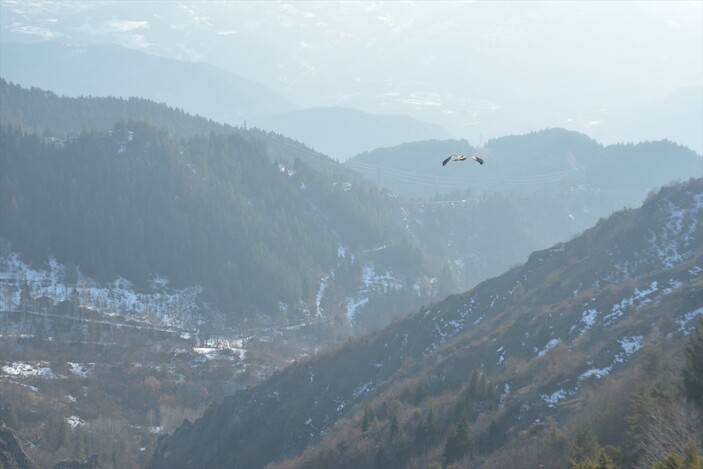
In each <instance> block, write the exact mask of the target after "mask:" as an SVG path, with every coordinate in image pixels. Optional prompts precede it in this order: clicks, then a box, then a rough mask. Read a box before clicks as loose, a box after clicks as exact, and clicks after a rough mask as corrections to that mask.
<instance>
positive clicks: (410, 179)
mask: <svg viewBox="0 0 703 469" xmlns="http://www.w3.org/2000/svg"><path fill="white" fill-rule="evenodd" d="M453 153H463V154H466V155H470V154H475V153H477V154H479V155H480V156H481V158H483V160H484V161H485V164H484V165H483V166H479V165H477V164H475V163H474V162H473V161H470V160H469V161H467V162H451V163H449V164H448V165H447V166H442V165H441V161H442V160H443V159H444V158H446V157H447V156H449V155H451V154H453ZM346 164H347V165H348V166H350V167H352V168H354V169H356V170H358V171H360V172H361V173H363V174H365V175H366V176H367V177H369V178H370V179H373V180H375V181H376V182H377V183H378V184H379V185H381V186H384V187H387V188H389V189H392V190H394V191H396V192H398V193H399V194H402V195H405V196H407V197H423V198H427V197H433V196H437V197H438V198H440V199H443V200H446V199H447V198H451V196H452V193H459V194H464V196H467V197H468V196H473V197H480V196H484V195H485V194H495V193H502V194H511V193H513V194H533V193H538V192H543V193H555V192H566V191H572V192H573V191H581V192H590V193H607V194H608V197H609V198H611V199H614V200H617V202H618V203H619V204H620V205H619V207H623V206H629V207H634V206H637V205H639V204H640V203H641V201H642V198H643V194H646V193H647V192H648V191H650V190H656V189H657V188H658V187H660V186H662V185H664V184H667V183H669V182H671V181H675V180H685V179H686V178H688V177H690V176H691V175H699V174H700V172H701V167H703V157H702V156H701V155H699V154H696V153H695V152H694V151H692V150H690V149H688V148H685V147H682V146H680V145H677V144H675V143H672V142H669V141H665V140H664V141H656V142H643V143H637V144H632V143H630V144H618V145H608V146H603V145H601V144H599V143H598V142H596V141H595V140H593V139H591V138H589V137H587V136H586V135H583V134H580V133H577V132H573V131H567V130H564V129H544V130H541V131H537V132H532V133H529V134H525V135H510V136H505V137H500V138H496V139H491V140H489V141H488V142H486V143H485V145H483V147H479V148H475V147H472V146H471V145H469V144H468V142H466V141H465V140H442V141H426V142H415V143H407V144H403V145H399V146H396V147H391V148H379V149H377V150H374V151H371V152H367V153H363V154H360V155H357V156H355V157H353V158H351V159H350V160H348V161H347V162H346Z"/></svg>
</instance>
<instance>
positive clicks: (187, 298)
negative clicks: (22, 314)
mask: <svg viewBox="0 0 703 469" xmlns="http://www.w3.org/2000/svg"><path fill="white" fill-rule="evenodd" d="M72 277H75V278H74V279H73V281H72V282H71V281H69V280H71V279H72ZM0 285H2V288H1V289H0V308H2V309H4V310H7V311H11V310H15V309H17V308H19V307H20V302H21V295H22V288H23V286H24V285H26V287H27V288H28V289H29V294H30V296H31V297H32V299H37V298H40V297H45V298H49V299H50V300H51V301H52V302H53V303H54V304H56V303H59V302H61V301H63V300H69V299H71V298H72V297H74V298H75V297H76V295H77V298H78V301H79V303H80V305H81V306H82V307H84V308H91V309H95V310H99V311H101V312H103V313H105V314H113V315H117V314H119V315H122V316H125V318H129V317H130V316H133V317H136V318H138V319H140V320H147V321H149V322H152V323H154V324H157V325H162V326H169V327H186V326H187V325H188V324H187V323H188V322H189V321H190V320H192V318H193V315H194V314H193V313H195V312H196V311H197V299H198V296H199V295H200V293H201V291H202V289H201V288H200V287H191V288H185V289H181V290H176V289H172V288H169V287H168V279H165V278H163V277H160V276H156V277H154V279H153V280H152V287H153V288H152V290H153V291H152V292H149V293H139V292H136V291H135V290H134V288H133V285H132V284H131V283H130V282H129V281H127V280H125V279H123V278H118V279H115V280H114V281H113V282H111V283H109V284H99V283H98V282H96V281H95V280H93V279H91V278H90V277H86V276H85V275H83V274H82V273H81V272H80V270H79V269H76V271H75V272H74V273H73V274H71V275H68V273H67V268H66V266H64V265H62V264H59V263H58V262H57V261H56V259H54V258H53V257H51V258H49V259H48V261H47V266H46V268H45V269H35V268H32V267H30V266H28V265H27V264H25V263H24V262H23V261H22V260H21V259H20V256H19V255H18V254H17V253H14V252H10V253H7V254H4V255H2V257H0Z"/></svg>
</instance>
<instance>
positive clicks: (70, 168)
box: [1, 122, 406, 311]
mask: <svg viewBox="0 0 703 469" xmlns="http://www.w3.org/2000/svg"><path fill="white" fill-rule="evenodd" d="M2 132H3V133H2V143H1V145H2V168H3V171H2V177H3V180H2V197H1V198H2V202H1V203H2V217H3V218H2V235H3V236H4V237H6V238H7V239H9V240H10V241H11V242H12V243H13V246H15V247H16V249H18V250H19V251H20V252H23V253H25V255H26V256H27V257H28V258H29V259H30V260H31V261H32V262H35V263H40V262H43V261H44V260H46V258H47V256H49V255H53V256H55V257H56V258H57V259H58V260H59V261H61V262H72V263H75V264H77V265H79V266H81V269H84V270H85V271H86V272H88V273H90V274H91V275H94V276H95V277H97V278H99V279H103V280H106V281H107V280H110V279H113V278H114V276H115V275H119V276H123V277H125V278H128V279H130V280H132V281H135V282H136V283H137V285H139V286H141V287H142V288H144V287H146V285H147V284H148V280H149V279H150V278H151V276H153V275H155V274H159V275H163V276H166V277H168V278H169V279H171V280H172V281H173V282H174V283H175V284H176V285H180V286H185V285H193V284H199V285H202V286H204V287H205V288H206V290H207V291H209V292H211V294H212V296H211V298H212V299H216V300H217V304H218V305H220V307H223V306H224V305H229V306H230V307H231V308H235V306H238V307H239V308H241V309H244V310H258V311H266V310H277V309H278V304H279V302H286V303H293V304H295V303H297V302H298V301H300V300H302V299H306V298H307V299H310V298H312V297H314V295H315V292H316V290H317V286H318V280H319V278H320V277H321V276H322V274H323V273H324V272H328V271H329V270H330V269H331V268H332V267H334V266H335V265H336V263H337V260H338V248H339V246H347V247H350V248H353V249H360V248H363V247H365V246H368V247H374V246H380V245H382V244H383V243H384V242H386V241H388V242H401V241H402V240H395V241H391V240H390V237H389V233H390V232H391V231H392V230H393V224H392V223H393V222H392V220H391V219H389V217H388V216H387V207H386V206H384V205H383V203H379V201H382V200H383V197H382V196H381V194H380V193H374V192H366V191H359V190H358V189H357V190H356V194H355V191H354V189H351V188H349V190H346V188H345V185H344V183H345V181H341V180H340V181H337V180H334V179H332V178H329V177H325V176H323V175H321V174H319V173H316V172H314V171H310V170H307V169H306V168H305V167H304V166H303V165H301V166H299V167H292V168H284V167H282V166H281V165H279V164H277V163H275V162H273V161H271V160H270V159H269V158H268V156H267V154H266V151H265V148H264V147H263V146H262V145H260V144H257V143H256V142H252V141H250V140H249V139H247V138H246V137H242V136H239V135H235V134H231V135H221V134H210V135H207V136H194V137H191V138H189V139H187V140H186V139H178V138H174V137H171V136H169V135H168V134H166V133H165V132H164V131H161V130H158V129H155V128H153V127H151V126H149V125H147V124H143V123H138V122H125V123H121V124H118V125H117V126H116V127H115V128H114V129H113V130H112V131H110V132H108V133H103V132H95V131H89V132H84V133H82V134H80V135H76V136H72V137H69V138H67V139H65V141H64V140H61V141H55V140H51V139H43V138H41V137H39V136H36V135H31V134H24V133H22V132H21V131H19V130H16V129H14V128H9V127H5V126H3V129H2ZM29 181H32V183H31V184H28V182H29ZM37 188H40V189H37ZM372 200H373V201H374V202H373V203H372V202H371V201H372ZM174 254H175V255H174ZM402 262H403V263H406V261H405V260H402ZM244 272H246V275H244Z"/></svg>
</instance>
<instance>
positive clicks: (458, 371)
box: [150, 179, 703, 468]
mask: <svg viewBox="0 0 703 469" xmlns="http://www.w3.org/2000/svg"><path fill="white" fill-rule="evenodd" d="M702 210H703V180H701V179H697V180H690V181H689V182H687V183H685V184H680V185H677V186H675V187H667V188H665V189H663V190H661V191H660V192H659V193H658V194H656V195H654V196H652V197H650V198H649V199H648V200H647V201H646V202H645V204H644V205H643V206H642V207H641V208H639V209H635V210H623V211H621V212H618V213H616V214H614V215H613V216H611V217H609V218H608V219H606V220H604V221H602V222H600V223H598V224H597V225H596V226H595V227H593V228H592V229H589V230H587V231H586V232H585V233H584V234H582V235H581V236H579V237H577V238H575V239H573V240H571V241H569V242H566V243H559V244H557V245H555V246H552V247H551V248H549V249H546V250H543V251H538V252H535V253H533V254H532V255H531V256H530V258H529V260H528V261H527V262H526V263H525V264H524V265H521V266H518V267H515V268H513V269H511V270H510V271H508V272H506V273H505V274H503V275H500V276H498V277H495V278H493V279H490V280H487V281H485V282H483V283H481V284H480V285H478V286H477V287H476V288H474V289H472V290H470V291H467V292H465V293H461V294H458V295H452V296H450V297H448V298H447V299H446V300H443V301H441V302H439V303H436V304H431V305H428V306H427V307H424V308H422V309H421V310H420V311H419V312H417V313H415V314H412V315H409V316H407V317H405V318H404V319H402V320H398V321H396V322H394V323H393V324H392V325H390V326H389V327H387V328H385V329H383V330H382V331H380V332H378V333H376V334H373V335H370V336H366V337H363V338H360V339H358V340H356V341H354V342H352V343H349V344H347V345H346V346H345V347H343V348H342V349H341V350H338V351H336V352H333V353H329V354H325V355H322V356H318V357H315V358H312V359H310V360H308V361H305V362H302V363H297V364H295V365H294V366H292V367H291V368H289V369H287V370H284V371H282V372H281V373H278V374H276V375H274V376H273V377H272V378H271V379H270V380H268V381H266V382H264V383H262V384H260V385H257V386H253V387H251V388H249V389H246V390H242V391H240V392H238V393H236V394H235V395H233V396H231V397H229V398H227V399H225V400H224V401H223V402H222V403H216V404H213V405H212V406H211V407H210V408H209V409H208V410H207V411H206V412H205V414H204V415H203V417H201V418H200V419H198V420H196V421H195V422H190V421H187V422H184V423H183V425H181V427H180V428H179V429H178V430H177V431H176V432H175V433H174V434H173V435H171V436H169V437H167V438H164V439H162V440H160V441H159V443H158V445H157V449H156V452H155V454H154V457H153V459H152V461H151V464H150V467H151V468H166V467H168V468H172V467H216V466H222V467H269V466H267V465H269V464H271V463H273V465H272V466H270V467H281V468H293V467H296V468H298V467H310V468H312V467H329V466H334V465H336V464H339V462H340V461H343V464H344V466H345V467H378V468H381V467H384V468H385V467H457V468H458V467H486V468H489V467H514V465H515V463H516V461H519V464H520V466H521V467H539V466H540V465H542V466H543V467H554V468H557V467H559V468H563V467H574V468H591V467H613V465H616V466H618V467H628V468H629V467H633V468H634V467H652V466H653V465H654V464H657V463H660V464H663V465H662V466H655V467H694V468H697V467H700V461H701V457H700V455H701V454H702V453H703V451H702V449H703V428H701V426H700V415H701V414H700V412H701V410H702V409H700V408H698V407H697V406H699V399H698V398H697V396H698V395H699V394H700V392H701V387H700V383H701V381H700V378H701V370H700V367H698V366H697V365H696V364H697V363H699V362H700V360H701V359H703V356H701V351H702V350H703V348H701V340H702V339H703V323H701V321H700V319H699V318H700V316H701V315H702V314H703V300H702V299H701V296H700V292H701V288H703V283H702V282H703V278H702V277H701V272H703V264H702V262H703V251H702V250H701V246H703V244H702V243H703V220H702V219H701V212H702ZM696 327H698V331H697V332H694V331H695V330H696ZM663 435H668V438H662V436H663ZM684 458H687V459H686V460H687V461H689V463H688V464H693V465H688V466H685V465H684V466H682V465H673V466H668V465H664V464H668V463H667V461H669V462H670V461H674V462H673V463H671V464H674V463H675V462H676V461H681V464H683V460H684ZM599 464H600V465H599Z"/></svg>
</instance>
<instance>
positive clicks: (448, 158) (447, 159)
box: [442, 155, 452, 166]
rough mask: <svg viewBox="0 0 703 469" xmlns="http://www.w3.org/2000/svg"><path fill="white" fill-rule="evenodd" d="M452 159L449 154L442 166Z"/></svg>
mask: <svg viewBox="0 0 703 469" xmlns="http://www.w3.org/2000/svg"><path fill="white" fill-rule="evenodd" d="M451 159H452V157H451V155H450V156H448V157H447V158H446V159H445V160H444V161H442V166H445V165H446V164H447V163H449V160H451Z"/></svg>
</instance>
